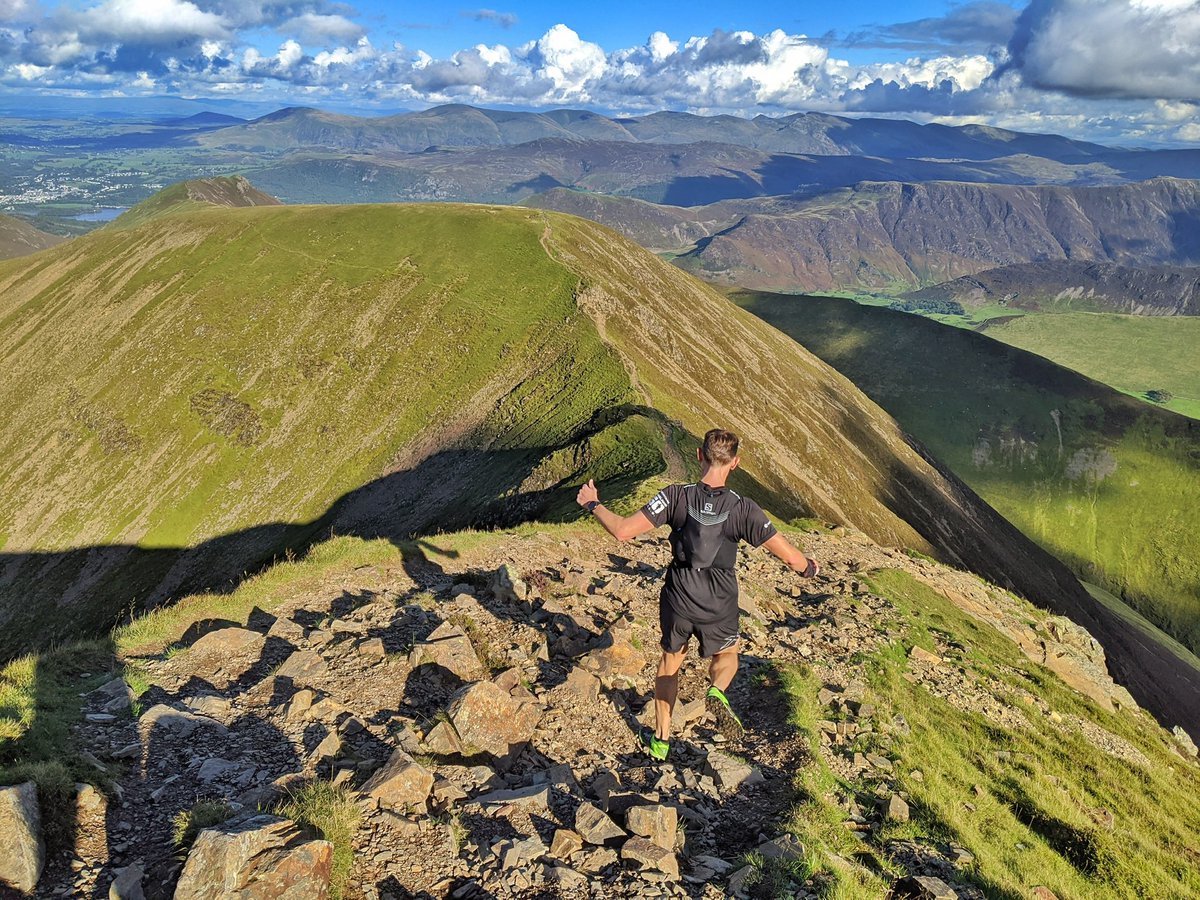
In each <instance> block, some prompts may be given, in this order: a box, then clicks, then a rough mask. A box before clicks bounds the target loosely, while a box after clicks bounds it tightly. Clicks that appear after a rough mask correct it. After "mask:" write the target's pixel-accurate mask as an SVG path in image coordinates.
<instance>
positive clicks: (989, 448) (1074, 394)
mask: <svg viewBox="0 0 1200 900" xmlns="http://www.w3.org/2000/svg"><path fill="white" fill-rule="evenodd" d="M737 301H738V302H739V303H740V304H741V305H742V306H744V307H745V308H747V309H749V310H751V311H752V312H754V313H755V314H756V315H759V316H761V317H762V318H763V319H764V320H765V321H767V322H770V323H771V324H773V325H775V326H776V327H778V328H780V329H782V330H784V331H785V332H787V333H788V334H791V335H793V336H794V337H795V339H796V340H797V341H799V342H801V343H802V344H804V346H805V347H807V348H808V349H810V350H812V351H813V352H814V353H816V354H817V355H818V356H820V357H821V358H822V359H824V360H825V361H826V362H828V363H830V364H831V365H833V366H834V367H835V368H837V369H838V370H839V371H841V372H843V373H844V374H845V375H847V376H848V377H850V378H851V379H853V380H854V382H855V384H857V385H859V386H860V387H861V388H862V389H863V390H864V391H865V392H866V393H867V394H868V395H869V396H871V397H872V399H874V400H875V401H876V402H878V403H879V404H880V405H881V406H883V407H884V409H886V410H888V412H889V413H891V414H892V415H894V416H895V417H896V419H897V420H898V421H899V422H900V423H901V425H902V426H903V427H904V428H905V429H906V430H908V431H909V432H911V433H912V434H913V435H915V436H916V437H917V438H918V439H919V440H921V441H922V442H923V443H925V444H926V445H927V446H928V447H929V448H930V449H931V450H932V451H933V452H934V453H936V454H937V456H938V458H939V459H941V460H944V461H945V463H946V464H947V465H948V466H950V468H951V469H953V471H954V472H955V473H956V474H957V475H959V476H960V477H961V478H963V480H965V481H966V482H967V483H968V484H970V485H971V486H972V487H973V488H974V489H975V490H977V491H978V492H979V493H980V495H981V496H983V497H984V499H986V500H987V501H988V502H989V503H991V504H992V505H993V506H995V507H996V509H998V510H999V511H1000V512H1001V513H1003V514H1004V515H1005V516H1006V517H1007V518H1008V519H1009V520H1010V521H1012V522H1014V523H1015V524H1016V525H1017V526H1018V527H1020V528H1021V529H1022V530H1024V531H1025V533H1026V534H1028V535H1029V536H1030V537H1032V538H1034V539H1035V540H1037V541H1038V542H1039V543H1041V544H1042V545H1043V546H1045V547H1046V548H1047V549H1049V550H1050V551H1052V552H1053V553H1054V554H1055V555H1056V556H1058V557H1059V558H1060V559H1063V560H1065V561H1067V562H1069V563H1070V564H1071V565H1072V567H1073V568H1074V569H1075V570H1076V571H1077V572H1078V573H1079V574H1080V576H1081V577H1082V578H1084V579H1086V580H1087V581H1091V582H1096V583H1099V584H1102V585H1104V586H1106V587H1107V588H1108V589H1109V590H1110V591H1111V592H1112V593H1114V594H1117V595H1119V596H1120V597H1122V598H1123V599H1124V600H1125V601H1126V602H1127V603H1129V604H1131V605H1132V606H1134V607H1135V608H1136V609H1138V610H1139V611H1140V612H1142V613H1143V614H1145V615H1146V616H1147V617H1148V618H1150V619H1151V620H1152V621H1153V622H1155V624H1157V625H1158V626H1159V627H1161V628H1163V629H1164V630H1166V631H1167V632H1168V633H1169V634H1171V635H1173V636H1175V637H1176V638H1178V639H1179V640H1181V641H1182V642H1184V643H1185V644H1186V645H1187V646H1189V647H1190V648H1191V650H1192V652H1198V651H1200V566H1198V565H1197V562H1196V561H1197V560H1198V559H1200V537H1198V535H1200V522H1198V521H1197V519H1196V515H1197V513H1196V511H1197V510H1198V509H1200V423H1197V422H1195V421H1192V420H1189V419H1185V418H1183V417H1181V416H1177V415H1174V414H1172V413H1168V412H1164V411H1161V410H1158V409H1155V408H1153V407H1151V406H1149V405H1147V404H1145V403H1143V402H1140V401H1138V400H1135V399H1133V398H1131V397H1127V396H1125V395H1123V394H1120V393H1117V392H1116V391H1113V390H1111V389H1109V388H1107V387H1105V386H1104V385H1101V384H1099V383H1097V382H1094V381H1091V380H1089V379H1087V378H1084V377H1082V376H1080V375H1078V374H1076V373H1074V372H1071V371H1070V370H1067V369H1063V368H1061V367H1060V366H1057V365H1055V364H1054V363H1051V362H1049V361H1048V360H1045V359H1042V358H1041V357H1038V356H1034V355H1033V354H1030V353H1026V352H1024V351H1021V350H1018V349H1015V348H1013V347H1009V346H1006V345H1004V344H1001V343H999V342H998V341H993V340H991V339H990V338H987V337H985V336H983V335H980V334H976V333H974V332H970V331H964V330H961V329H956V328H949V327H946V326H943V325H940V324H938V323H936V322H932V321H930V320H928V319H924V318H921V317H918V316H911V315H907V314H904V313H898V312H893V311H891V310H886V309H880V308H877V307H866V306H860V305H858V304H855V303H852V302H850V301H847V300H839V299H830V298H818V297H805V298H795V297H786V296H780V295H770V294H749V293H747V294H740V295H737ZM1084 624H1085V625H1086V627H1088V628H1089V629H1093V630H1094V631H1095V633H1097V636H1098V637H1100V639H1101V641H1103V642H1104V643H1105V646H1106V647H1108V648H1109V650H1110V653H1113V649H1112V646H1111V643H1110V640H1111V639H1112V638H1113V637H1114V636H1116V635H1119V634H1120V632H1122V631H1125V630H1127V626H1125V625H1124V624H1123V623H1120V622H1119V621H1114V622H1112V623H1110V624H1111V627H1110V628H1103V629H1099V630H1096V629H1094V628H1093V625H1092V624H1091V623H1087V622H1085V623H1084ZM1113 655H1114V656H1115V655H1116V654H1115V653H1114V654H1113Z"/></svg>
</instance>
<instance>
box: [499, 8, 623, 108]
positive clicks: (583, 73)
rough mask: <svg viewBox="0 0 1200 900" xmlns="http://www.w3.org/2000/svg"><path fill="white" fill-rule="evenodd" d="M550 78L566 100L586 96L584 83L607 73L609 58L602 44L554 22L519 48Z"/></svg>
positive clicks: (541, 73)
mask: <svg viewBox="0 0 1200 900" xmlns="http://www.w3.org/2000/svg"><path fill="white" fill-rule="evenodd" d="M519 52H520V55H521V56H523V57H525V58H526V59H528V60H529V61H530V62H532V63H533V65H534V66H535V67H536V74H537V75H539V76H541V77H543V78H546V79H549V80H550V81H551V82H552V83H553V84H554V87H555V88H556V90H557V92H558V95H559V96H560V97H562V98H563V99H570V98H575V97H577V98H579V99H581V100H586V99H587V92H586V90H585V86H586V85H587V84H588V82H590V81H596V80H598V79H599V78H600V76H601V75H603V74H604V70H605V68H606V66H607V64H608V59H607V57H606V56H605V54H604V48H602V47H601V46H600V45H599V44H593V43H591V42H590V41H585V40H582V39H581V38H580V37H579V35H578V34H576V33H575V32H574V31H572V30H571V29H570V28H568V27H567V26H566V25H555V26H554V27H553V28H551V29H550V30H549V31H547V32H546V33H545V34H544V35H542V36H541V37H540V38H538V39H537V40H536V41H534V42H533V43H531V44H527V45H525V46H524V47H523V48H521V50H520V51H519Z"/></svg>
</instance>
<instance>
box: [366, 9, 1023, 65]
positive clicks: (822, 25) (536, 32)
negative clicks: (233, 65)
mask: <svg viewBox="0 0 1200 900" xmlns="http://www.w3.org/2000/svg"><path fill="white" fill-rule="evenodd" d="M1005 5H1007V6H1012V7H1014V8H1015V7H1018V6H1021V5H1023V4H1020V3H1011V4H1007V3H1006V4H1005ZM358 6H359V8H360V9H361V10H362V13H363V17H364V19H371V20H374V21H377V22H379V23H380V26H379V27H378V31H377V33H379V34H380V35H386V36H387V37H388V38H389V39H390V40H399V41H401V42H402V43H405V44H408V43H411V44H413V45H414V46H420V47H422V48H423V49H425V50H426V51H428V52H429V53H431V54H434V55H449V54H451V53H453V52H454V51H456V50H458V49H460V48H462V47H464V46H468V45H470V44H476V43H487V44H491V43H495V42H496V41H499V40H503V41H505V42H512V43H522V42H524V41H527V40H531V39H535V38H537V37H539V36H541V35H542V34H544V33H545V32H546V31H547V30H548V29H550V28H551V27H553V26H554V25H557V24H558V23H560V22H566V24H568V25H570V26H571V28H573V29H574V30H575V31H577V32H578V33H579V34H580V35H581V36H583V37H585V38H587V39H588V40H590V41H595V42H596V43H598V44H600V45H601V46H604V47H629V46H633V45H636V44H640V43H642V42H644V41H645V40H646V38H647V37H648V36H649V35H650V34H652V33H654V32H655V31H665V32H666V33H667V34H668V35H670V36H671V37H674V38H678V37H681V36H682V37H689V36H692V35H704V34H710V33H711V32H713V31H715V30H721V31H750V32H753V33H755V34H763V33H766V32H770V31H773V30H774V29H776V28H782V29H783V30H785V31H791V32H797V33H803V34H806V35H808V36H809V37H814V38H823V37H825V36H826V35H829V34H830V33H833V34H836V35H840V36H845V35H850V34H854V33H856V32H863V31H869V30H871V29H874V28H879V27H881V26H886V25H889V24H893V23H895V22H901V21H903V22H909V21H915V20H920V19H927V18H935V17H938V16H943V15H945V14H946V12H947V11H948V10H949V9H950V6H951V4H949V3H947V2H944V0H922V2H911V3H896V2H894V0H893V2H881V0H870V2H856V3H837V2H822V3H813V2H791V3H788V2H780V0H772V2H763V3H730V2H728V0H724V2H715V0H696V2H690V3H660V4H653V3H638V2H628V0H625V2H605V3H585V4H579V5H574V4H573V5H572V6H571V8H570V12H569V14H567V15H564V4H563V3H561V2H547V0H537V2H524V3H507V4H505V3H501V4H500V5H499V6H496V7H495V8H492V9H491V12H494V13H497V15H496V16H490V17H489V16H481V17H476V16H473V15H472V14H471V13H472V12H476V10H472V9H469V8H464V9H462V10H458V11H457V12H455V11H450V10H442V11H440V12H439V13H437V14H434V15H429V14H427V13H422V12H417V11H416V10H415V9H414V10H413V12H412V13H411V14H404V13H401V12H398V11H397V10H396V5H395V4H389V3H381V2H372V3H360V4H358ZM410 8H411V7H410ZM891 55H892V54H889V53H888V51H886V50H881V49H877V48H867V47H856V48H853V49H852V50H848V51H847V53H846V56H847V58H849V59H851V60H852V61H855V62H873V61H878V60H883V59H886V58H889V56H891Z"/></svg>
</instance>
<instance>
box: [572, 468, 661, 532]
mask: <svg viewBox="0 0 1200 900" xmlns="http://www.w3.org/2000/svg"><path fill="white" fill-rule="evenodd" d="M575 502H576V503H578V504H579V505H580V506H582V507H583V508H584V509H586V510H588V511H589V512H591V514H592V515H593V516H595V517H596V518H597V519H598V520H599V521H600V524H601V525H603V526H604V530H605V531H607V532H608V533H609V534H611V535H612V536H613V537H615V538H616V539H617V540H618V541H628V540H632V539H633V538H635V537H637V536H638V535H640V534H645V533H646V532H647V531H650V530H652V529H653V528H654V527H655V526H654V523H653V522H651V521H650V520H649V519H648V518H647V517H646V514H645V513H644V512H642V511H641V510H638V511H637V512H635V513H634V514H633V515H632V516H619V515H617V514H616V513H615V512H613V511H612V510H611V509H609V508H608V507H606V506H605V505H604V504H603V503H601V502H600V493H599V491H597V490H596V482H595V481H594V480H589V481H588V483H587V484H585V485H584V486H583V487H581V488H580V489H579V494H578V496H576V498H575Z"/></svg>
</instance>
